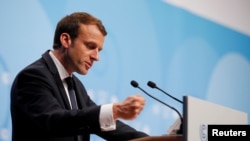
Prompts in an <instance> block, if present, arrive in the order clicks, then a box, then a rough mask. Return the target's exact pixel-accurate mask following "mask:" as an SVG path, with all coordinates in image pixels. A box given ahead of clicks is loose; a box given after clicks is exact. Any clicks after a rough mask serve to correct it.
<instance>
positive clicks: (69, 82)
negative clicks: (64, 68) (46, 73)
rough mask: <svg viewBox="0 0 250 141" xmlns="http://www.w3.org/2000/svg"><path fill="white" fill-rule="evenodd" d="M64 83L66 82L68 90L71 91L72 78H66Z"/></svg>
mask: <svg viewBox="0 0 250 141" xmlns="http://www.w3.org/2000/svg"><path fill="white" fill-rule="evenodd" d="M65 81H66V83H67V85H68V88H69V90H71V89H73V86H74V84H73V78H72V77H67V78H65Z"/></svg>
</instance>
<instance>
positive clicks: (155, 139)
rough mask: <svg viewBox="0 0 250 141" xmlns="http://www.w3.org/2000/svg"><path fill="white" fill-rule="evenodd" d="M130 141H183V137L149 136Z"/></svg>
mask: <svg viewBox="0 0 250 141" xmlns="http://www.w3.org/2000/svg"><path fill="white" fill-rule="evenodd" d="M129 141H183V137H182V135H163V136H149V137H143V138H138V139H133V140H129Z"/></svg>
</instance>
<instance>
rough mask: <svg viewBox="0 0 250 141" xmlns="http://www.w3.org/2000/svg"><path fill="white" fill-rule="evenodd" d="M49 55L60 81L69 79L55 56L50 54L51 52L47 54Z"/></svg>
mask: <svg viewBox="0 0 250 141" xmlns="http://www.w3.org/2000/svg"><path fill="white" fill-rule="evenodd" d="M49 55H50V56H51V58H52V60H53V62H54V63H55V64H56V68H57V70H58V72H59V75H60V78H61V80H64V79H65V78H67V77H69V76H70V74H69V73H68V72H67V71H66V69H65V68H64V66H63V65H62V64H61V62H60V61H59V60H58V59H57V58H56V56H55V55H54V54H53V53H52V51H50V52H49Z"/></svg>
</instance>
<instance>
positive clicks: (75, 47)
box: [66, 24, 104, 75]
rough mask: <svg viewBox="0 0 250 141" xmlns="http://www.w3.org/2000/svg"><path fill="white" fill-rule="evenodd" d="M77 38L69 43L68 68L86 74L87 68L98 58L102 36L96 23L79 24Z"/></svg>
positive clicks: (102, 40) (101, 45) (102, 41)
mask: <svg viewBox="0 0 250 141" xmlns="http://www.w3.org/2000/svg"><path fill="white" fill-rule="evenodd" d="M78 32H79V33H78V36H77V38H76V39H75V40H74V41H72V40H71V42H70V43H69V48H68V52H67V57H66V58H67V59H68V61H67V62H68V63H69V64H67V66H68V68H67V69H68V70H70V71H72V72H77V73H79V74H84V75H85V74H87V73H88V70H89V69H90V68H91V67H92V65H93V64H94V61H98V60H99V52H100V51H101V50H102V47H103V43H104V36H103V34H102V33H101V32H100V30H99V29H98V28H97V26H96V25H83V24H81V25H80V28H79V30H78Z"/></svg>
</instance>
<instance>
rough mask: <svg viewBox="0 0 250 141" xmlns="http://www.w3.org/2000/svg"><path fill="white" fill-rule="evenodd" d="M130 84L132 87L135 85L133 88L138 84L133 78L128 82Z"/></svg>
mask: <svg viewBox="0 0 250 141" xmlns="http://www.w3.org/2000/svg"><path fill="white" fill-rule="evenodd" d="M130 84H131V85H132V86H133V87H135V88H137V87H138V86H139V84H138V83H137V82H136V81H135V80H132V81H131V82H130Z"/></svg>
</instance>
